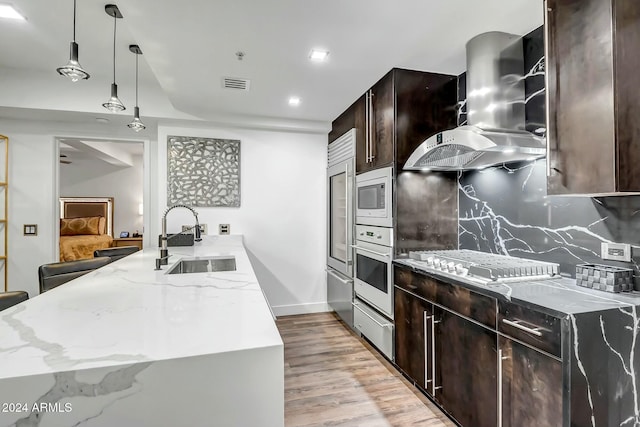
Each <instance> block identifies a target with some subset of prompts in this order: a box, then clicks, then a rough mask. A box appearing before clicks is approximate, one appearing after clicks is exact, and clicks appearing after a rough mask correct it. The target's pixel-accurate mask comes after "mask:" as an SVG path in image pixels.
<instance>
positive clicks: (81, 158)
mask: <svg viewBox="0 0 640 427" xmlns="http://www.w3.org/2000/svg"><path fill="white" fill-rule="evenodd" d="M59 143H60V155H61V156H64V159H65V160H68V161H71V162H72V164H79V163H82V164H85V165H86V164H102V163H106V164H109V165H111V166H113V167H114V168H116V169H118V168H127V167H133V166H134V165H135V160H134V157H136V156H138V157H139V156H142V155H143V151H144V145H143V143H142V142H140V141H127V140H104V139H88V138H82V139H80V138H63V139H60V140H59Z"/></svg>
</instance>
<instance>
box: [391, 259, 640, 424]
mask: <svg viewBox="0 0 640 427" xmlns="http://www.w3.org/2000/svg"><path fill="white" fill-rule="evenodd" d="M394 263H395V264H396V265H400V266H404V267H409V268H411V269H412V270H414V271H422V272H423V274H427V275H429V276H433V277H436V278H438V279H440V280H444V281H447V282H450V283H454V284H456V285H459V286H463V287H466V288H469V289H471V290H472V291H474V292H477V293H480V294H484V295H489V296H492V297H495V298H497V299H498V300H507V301H510V302H513V303H516V304H518V305H523V306H525V307H528V308H530V309H532V310H535V311H540V310H544V311H545V312H547V313H551V314H552V315H553V316H555V317H558V318H559V319H561V321H562V322H564V323H566V325H567V332H563V333H562V337H561V339H562V341H563V342H564V344H563V350H562V359H563V364H565V365H567V366H568V371H570V374H569V375H568V376H567V375H565V376H564V381H565V383H566V384H567V387H568V388H570V390H571V393H570V395H565V399H566V400H565V402H566V403H565V404H566V405H569V406H570V411H569V412H567V414H568V416H569V417H570V420H569V418H567V419H565V420H564V421H563V423H562V425H564V426H569V425H571V426H576V427H611V426H614V425H620V426H621V427H624V426H634V427H638V426H640V416H639V409H638V408H639V405H640V398H639V397H640V396H639V395H638V372H639V369H640V358H639V357H638V353H637V351H636V348H637V341H638V332H639V328H640V320H639V318H638V315H637V313H638V307H639V306H640V295H638V294H637V293H631V294H628V293H623V294H612V293H606V292H600V291H595V290H592V289H585V288H581V287H578V286H576V285H575V280H572V279H569V278H566V277H562V278H558V279H549V280H539V281H531V282H522V283H512V284H510V285H508V286H507V285H504V284H496V285H480V284H477V283H475V282H473V281H471V280H468V279H465V278H464V277H459V276H454V275H450V274H448V273H443V272H438V273H434V272H429V271H428V270H425V269H424V264H421V263H420V262H419V261H415V260H412V259H396V260H395V261H394ZM568 371H567V370H565V373H566V372H568Z"/></svg>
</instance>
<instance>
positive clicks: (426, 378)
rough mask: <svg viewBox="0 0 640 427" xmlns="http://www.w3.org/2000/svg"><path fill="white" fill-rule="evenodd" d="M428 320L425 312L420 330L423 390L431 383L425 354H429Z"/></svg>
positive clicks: (428, 317)
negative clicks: (422, 336) (421, 332)
mask: <svg viewBox="0 0 640 427" xmlns="http://www.w3.org/2000/svg"><path fill="white" fill-rule="evenodd" d="M429 319H430V316H429V315H428V314H427V312H426V311H425V312H424V317H423V319H422V329H423V333H424V388H425V389H426V388H427V384H429V383H430V382H431V380H430V379H428V372H429V367H428V366H427V353H429V349H428V348H427V321H428V320H429Z"/></svg>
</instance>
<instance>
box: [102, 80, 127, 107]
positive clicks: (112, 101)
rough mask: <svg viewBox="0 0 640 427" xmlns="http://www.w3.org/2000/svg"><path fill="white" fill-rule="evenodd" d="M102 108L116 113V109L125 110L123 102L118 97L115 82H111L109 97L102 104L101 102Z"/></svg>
mask: <svg viewBox="0 0 640 427" xmlns="http://www.w3.org/2000/svg"><path fill="white" fill-rule="evenodd" d="M102 106H103V107H104V108H106V109H107V110H109V111H111V112H112V113H117V112H118V111H124V110H126V108H125V106H124V104H123V103H122V101H120V99H119V98H118V85H117V84H115V83H111V98H109V100H108V101H107V102H105V103H104V104H102Z"/></svg>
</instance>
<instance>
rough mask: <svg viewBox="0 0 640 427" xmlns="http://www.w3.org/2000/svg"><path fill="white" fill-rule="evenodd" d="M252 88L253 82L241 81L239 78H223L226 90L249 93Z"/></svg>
mask: <svg viewBox="0 0 640 427" xmlns="http://www.w3.org/2000/svg"><path fill="white" fill-rule="evenodd" d="M249 86H251V80H247V79H240V78H237V77H223V78H222V87H223V88H225V89H233V90H244V91H248V90H249Z"/></svg>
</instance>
